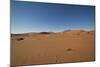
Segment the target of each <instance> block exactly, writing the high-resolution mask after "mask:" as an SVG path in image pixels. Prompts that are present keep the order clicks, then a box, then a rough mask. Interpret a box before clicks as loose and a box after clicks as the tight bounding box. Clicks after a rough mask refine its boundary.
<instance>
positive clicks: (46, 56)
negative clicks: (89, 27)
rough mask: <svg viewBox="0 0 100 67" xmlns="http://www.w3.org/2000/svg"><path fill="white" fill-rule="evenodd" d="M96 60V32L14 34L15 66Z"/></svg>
mask: <svg viewBox="0 0 100 67" xmlns="http://www.w3.org/2000/svg"><path fill="white" fill-rule="evenodd" d="M94 60H95V32H94V31H83V30H66V31H64V32H55V33H54V32H40V33H34V32H33V33H25V34H11V65H15V66H21V65H22V66H23V65H38V64H39V65H40V64H54V63H70V62H71V63H72V62H84V61H94Z"/></svg>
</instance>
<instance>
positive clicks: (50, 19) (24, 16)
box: [11, 1, 95, 33]
mask: <svg viewBox="0 0 100 67" xmlns="http://www.w3.org/2000/svg"><path fill="white" fill-rule="evenodd" d="M94 27H95V7H94V6H81V5H67V4H66V5H65V4H50V3H39V2H20V1H12V3H11V33H27V32H43V31H46V32H60V31H64V30H67V29H68V30H69V29H85V30H92V29H94Z"/></svg>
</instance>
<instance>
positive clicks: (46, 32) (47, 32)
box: [40, 32, 51, 34]
mask: <svg viewBox="0 0 100 67" xmlns="http://www.w3.org/2000/svg"><path fill="white" fill-rule="evenodd" d="M40 34H51V32H40Z"/></svg>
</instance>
